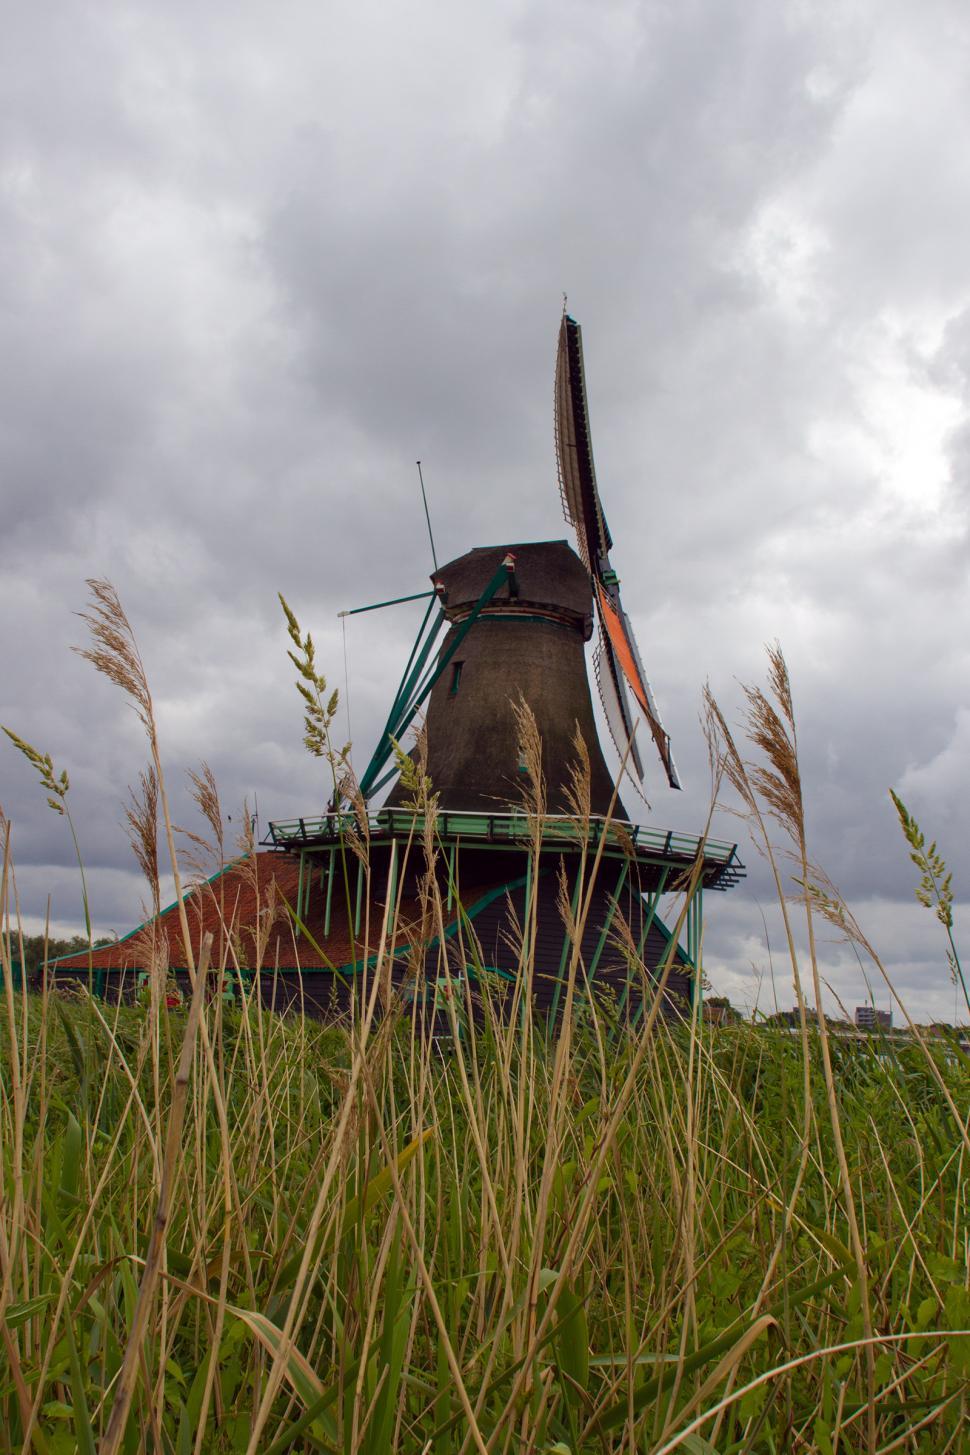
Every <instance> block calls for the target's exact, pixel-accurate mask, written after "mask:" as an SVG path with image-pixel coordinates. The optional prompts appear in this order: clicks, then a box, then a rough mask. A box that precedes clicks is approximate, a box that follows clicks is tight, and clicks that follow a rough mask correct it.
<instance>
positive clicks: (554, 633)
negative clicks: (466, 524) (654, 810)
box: [387, 541, 627, 819]
mask: <svg viewBox="0 0 970 1455" xmlns="http://www.w3.org/2000/svg"><path fill="white" fill-rule="evenodd" d="M506 559H510V560H511V561H512V562H513V565H512V569H511V571H510V573H509V577H508V580H507V582H506V583H505V585H504V586H503V587H502V589H501V590H500V591H499V592H498V593H496V595H495V596H493V598H492V600H491V602H490V603H489V605H488V607H486V608H485V609H484V610H483V611H482V612H480V613H479V615H478V618H477V619H476V621H475V622H474V624H473V625H472V627H471V629H470V630H469V631H468V632H467V634H466V635H465V636H464V637H463V639H462V641H461V643H460V645H459V646H458V648H457V650H456V651H455V653H454V656H452V657H450V660H449V663H448V666H447V668H446V670H445V671H443V672H442V673H441V675H440V676H439V677H438V678H437V681H436V682H435V683H434V686H433V687H432V690H431V694H430V697H429V698H428V703H427V718H426V732H427V772H428V775H429V777H430V779H431V783H432V787H433V790H434V792H435V794H436V796H437V798H438V802H439V805H440V806H441V808H443V809H458V810H462V809H464V810H468V809H476V810H484V811H485V812H491V813H498V812H501V811H502V810H506V809H508V808H509V806H510V805H514V804H516V803H518V802H519V800H520V798H521V789H522V774H523V764H522V762H521V760H520V752H519V741H518V731H517V726H516V717H515V713H514V711H513V710H512V708H513V704H515V703H518V702H524V703H527V704H528V706H529V709H530V710H531V712H532V714H533V716H534V717H535V720H536V725H537V727H538V731H539V737H540V740H541V744H542V767H543V780H544V789H545V797H546V807H547V809H548V812H549V813H552V814H566V813H569V812H571V811H572V810H571V805H570V801H569V783H570V769H571V767H572V765H573V763H574V762H575V759H576V746H575V741H574V739H575V735H576V733H577V732H578V733H579V734H580V736H581V737H582V739H583V740H584V742H585V744H586V748H587V752H588V754H589V768H590V792H591V799H592V802H591V809H592V812H593V813H595V814H600V815H605V814H607V813H609V812H610V810H611V804H612V811H613V815H614V817H616V818H618V819H625V818H626V816H627V815H626V811H625V810H624V808H623V805H622V803H619V802H617V803H613V799H614V785H613V776H612V774H611V773H610V771H609V769H608V768H607V766H606V762H605V760H604V757H603V753H602V750H601V748H600V744H599V739H598V737H597V733H596V727H595V724H594V720H593V702H592V698H591V696H590V688H589V679H588V675H587V671H586V654H585V644H586V642H587V641H588V640H589V637H590V635H591V633H592V630H593V597H592V592H591V589H590V581H589V575H588V573H587V571H586V569H585V568H584V566H583V564H582V562H581V561H580V560H579V558H578V557H577V555H576V553H575V552H574V551H573V550H572V549H571V548H570V546H569V545H568V544H567V542H566V541H538V542H528V543H526V544H521V543H515V544H509V545H501V546H479V547H476V549H475V550H472V551H469V552H468V553H467V555H464V556H459V557H458V559H457V560H455V561H451V562H449V564H448V565H446V566H443V567H441V568H440V569H439V570H438V571H437V572H436V573H435V575H434V577H433V582H434V584H435V586H436V587H437V588H439V600H440V602H441V609H442V611H443V613H444V615H445V617H446V618H447V621H448V623H449V630H448V635H447V636H446V638H445V641H444V643H443V645H442V649H441V654H440V656H441V657H445V656H448V655H449V654H450V652H451V649H452V645H453V643H454V640H455V638H456V636H457V635H458V633H459V631H460V630H461V627H462V625H463V624H464V623H465V622H466V621H467V619H468V616H469V615H470V613H471V612H472V611H473V610H474V608H475V604H476V603H477V601H478V600H479V598H480V597H481V595H482V593H483V591H484V590H485V589H486V587H487V585H488V583H489V582H490V581H491V580H492V579H493V577H494V576H495V573H496V571H497V570H498V569H499V568H500V566H501V565H502V563H503V561H505V560H506ZM405 799H406V795H405V793H404V792H403V790H402V789H401V787H400V785H396V786H395V788H394V789H393V790H392V791H391V793H390V794H389V796H388V798H387V803H388V805H390V806H392V807H398V806H400V805H401V804H402V803H403V802H405Z"/></svg>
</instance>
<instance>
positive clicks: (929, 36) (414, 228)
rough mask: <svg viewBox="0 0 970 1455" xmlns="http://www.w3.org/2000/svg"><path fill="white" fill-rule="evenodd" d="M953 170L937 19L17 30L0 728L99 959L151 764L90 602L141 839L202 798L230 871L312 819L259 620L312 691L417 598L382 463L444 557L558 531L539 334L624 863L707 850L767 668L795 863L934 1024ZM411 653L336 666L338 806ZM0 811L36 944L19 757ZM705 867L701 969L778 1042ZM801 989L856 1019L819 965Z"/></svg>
mask: <svg viewBox="0 0 970 1455" xmlns="http://www.w3.org/2000/svg"><path fill="white" fill-rule="evenodd" d="M968 156H970V11H968V10H967V7H966V5H965V4H964V3H962V0H922V3H921V4H920V5H918V6H916V5H912V4H907V3H893V0H871V3H866V0H858V3H852V0H833V3H824V0H819V3H811V0H799V3H796V0H791V3H779V0H706V3H692V0H681V3H678V4H669V3H661V0H647V3H611V0H606V3H603V0H600V3H597V4H595V5H594V4H592V3H585V4H578V3H568V0H556V3H555V4H553V3H551V0H514V3H513V0H508V3H503V0H490V3H487V4H478V5H471V4H465V3H455V0H448V3H445V0H440V3H432V0H413V3H410V4H407V5H388V4H383V5H375V4H369V3H365V0H354V3H353V4H350V3H310V0H276V3H274V4H273V5H272V6H270V5H254V4H251V3H249V4H247V3H239V0H233V3H231V4H230V3H229V0H210V3H208V4H206V5H204V6H198V5H196V4H191V5H190V4H188V3H182V0H169V3H167V4H165V5H157V4H138V3H129V4H116V3H112V0H97V3H94V0H90V3H86V4H85V3H73V4H72V3H66V0H59V3H57V4H52V3H44V0H40V3H36V4H32V5H22V6H14V7H8V10H7V13H6V15H5V42H4V46H3V48H2V51H0V381H2V382H0V482H2V484H0V489H2V535H0V552H2V561H0V564H2V574H0V593H2V597H0V599H2V609H3V622H4V633H3V662H2V674H0V722H3V723H5V724H7V725H9V726H11V727H13V728H14V729H15V730H16V731H18V732H20V733H21V734H22V735H23V736H25V737H27V738H28V739H30V740H31V741H33V742H35V743H36V744H37V745H38V746H39V747H41V748H42V749H43V750H45V751H49V752H50V753H51V754H52V756H53V758H54V760H55V764H56V765H57V767H58V768H60V767H62V766H63V767H66V768H67V769H68V770H69V772H70V775H71V780H72V789H71V799H72V803H73V811H74V815H75V818H76V820H77V823H78V826H79V832H80V836H81V846H82V851H83V854H84V858H85V860H86V863H87V866H88V872H89V880H90V886H91V891H92V899H93V907H94V915H95V920H96V923H97V925H98V926H99V927H101V928H114V929H117V930H118V931H121V932H123V931H124V930H125V929H127V928H129V927H130V926H131V925H132V923H133V922H134V921H135V920H137V918H139V909H140V905H141V902H142V899H143V894H144V888H143V885H142V883H141V882H140V881H139V878H138V875H137V872H136V871H135V869H134V866H133V864H132V862H131V857H130V853H129V851H128V848H127V844H126V840H125V836H124V833H123V831H122V829H121V827H120V820H121V806H120V804H121V799H122V797H123V795H124V791H125V786H126V784H127V783H128V782H130V781H132V780H133V779H134V778H135V777H136V775H137V773H138V770H139V768H140V767H142V766H143V763H144V758H145V744H144V740H143V738H142V736H141V734H140V732H139V729H138V726H137V723H136V722H135V720H134V717H133V714H132V713H131V712H130V711H129V710H128V709H127V707H126V706H125V705H124V703H123V701H122V699H121V698H120V697H119V695H118V694H117V692H116V691H115V690H114V689H112V688H111V687H110V686H109V684H108V683H106V682H105V681H104V679H103V678H99V677H97V676H96V675H95V674H94V672H93V670H92V669H91V668H90V667H89V666H88V665H87V664H86V663H84V662H83V661H81V660H79V659H78V658H77V657H76V656H74V655H73V654H72V653H71V652H70V650H69V648H70V645H71V644H72V643H78V642H80V641H82V640H83V630H82V624H81V623H80V622H78V621H77V619H76V617H74V616H73V615H72V613H74V612H76V611H77V610H78V609H80V608H81V607H83V605H84V602H85V587H84V581H85V578H86V577H89V576H107V577H109V578H110V579H111V580H112V581H113V582H114V583H115V585H116V586H117V588H118V590H119V591H120V593H121V596H122V599H123V601H124V603H125V605H126V607H127V610H128V613H129V615H130V617H131V619H132V621H133V623H134V624H135V627H136V630H137V633H138V637H139V640H140V643H141V648H142V652H143V656H144V658H145V661H146V664H147V666H148V670H149V674H150V678H151V682H152V686H153V689H154V692H155V695H156V698H157V701H158V707H159V717H160V728H161V735H162V743H163V749H164V754H165V759H166V763H167V765H168V770H169V774H170V777H171V779H172V782H173V785H175V788H176V797H177V798H178V800H179V807H178V817H179V818H180V819H181V820H182V821H183V822H184V821H186V819H187V818H188V817H189V814H190V809H189V807H188V806H186V803H185V801H184V791H183V789H182V787H181V786H180V785H181V782H182V775H183V770H184V769H185V768H187V767H193V766H197V765H198V763H199V761H200V760H201V759H207V760H208V761H209V762H210V763H211V764H212V766H213V768H214V770H215V772H216V774H217V777H218V780H219V783H220V786H221V789H222V792H223V796H224V800H225V806H226V811H227V813H232V814H233V818H234V820H235V821H237V822H238V818H239V816H240V809H239V805H240V804H241V801H242V799H243V796H244V795H248V796H249V797H250V799H251V800H252V799H253V798H258V806H259V812H260V816H261V819H262V820H263V822H264V824H265V822H266V820H267V819H269V818H272V817H279V818H283V817H287V816H290V815H293V814H297V813H311V812H313V811H315V810H317V809H318V808H319V807H320V805H321V800H322V799H323V797H324V793H325V787H324V785H322V783H321V778H320V774H319V771H318V765H316V764H314V763H312V762H311V761H310V760H308V759H307V758H306V757H305V755H304V753H303V750H302V747H301V723H300V711H299V703H298V700H297V697H296V694H295V691H294V689H293V686H292V680H291V679H292V675H293V674H292V671H291V669H290V666H289V663H288V662H287V660H286V654H285V647H286V642H285V637H284V632H283V629H282V619H281V615H280V610H279V605H278V602H277V599H276V593H277V591H278V590H282V591H283V592H284V593H285V595H286V596H287V598H288V599H289V601H290V602H291V604H292V606H293V607H294V609H295V610H296V612H297V614H298V616H299V618H300V620H301V622H303V623H304V625H305V626H307V627H310V628H312V630H313V631H314V634H315V636H316V639H317V642H318V649H319V657H320V662H321V665H322V666H323V668H324V670H325V671H327V673H328V675H329V676H330V679H331V681H332V683H333V685H335V686H339V687H340V688H341V690H343V688H344V660H343V641H342V636H341V631H340V627H339V623H338V621H337V618H336V613H337V611H338V610H340V609H341V608H344V607H349V606H354V605H359V604H362V603H364V602H368V601H373V600H377V599H380V598H382V597H389V596H395V595H398V594H401V593H405V592H409V591H419V590H421V589H422V588H423V586H424V585H425V583H426V577H427V573H428V570H429V567H430V553H429V548H428V543H427V536H426V531H425V525H424V519H423V514H422V512H421V507H420V496H419V494H418V487H417V477H416V472H415V466H414V462H415V460H416V459H417V458H418V457H419V456H420V458H421V459H422V460H423V462H424V468H425V478H426V481H427V485H428V493H429V497H430V502H431V508H432V514H433V521H434V527H435V532H436V536H437V543H438V550H439V559H440V558H448V557H450V556H453V555H458V554H460V553H461V552H463V551H465V550H466V549H468V548H470V547H471V546H473V545H480V544H490V543H502V542H505V541H513V540H516V539H524V540H529V539H544V538H551V537H561V536H563V535H565V534H566V527H565V524H564V522H563V520H562V515H561V509H560V505H559V496H558V491H557V488H556V475H555V463H554V455H553V443H552V381H553V368H554V355H555V344H556V334H557V328H558V321H559V313H560V309H561V301H562V294H563V291H566V292H568V295H569V306H570V310H571V311H572V312H573V313H574V314H575V315H576V316H577V317H578V318H579V320H580V322H581V323H582V324H583V329H584V343H585V352H586V369H587V379H588V383H589V392H590V409H591V420H592V427H593V438H594V447H595V452H596V461H597V472H598V476H599V482H600V488H601V492H602V495H603V498H604V502H605V505H606V508H607V512H608V515H609V519H610V524H611V527H612V530H613V534H614V536H615V538H616V548H615V551H614V564H615V566H616V568H617V570H618V572H619V574H620V577H621V579H622V582H623V593H624V601H625V604H626V607H627V610H628V611H629V613H630V615H631V617H632V619H633V621H634V624H635V627H636V630H637V633H638V637H639V640H640V646H641V650H642V654H643V656H644V658H645V661H646V664H647V670H648V672H649V674H650V676H651V679H652V681H653V685H654V689H655V692H656V695H657V697H658V700H659V703H660V706H661V711H662V712H663V715H664V718H665V722H666V725H667V727H668V729H669V730H670V732H671V734H672V736H673V739H674V747H675V752H676V755H677V759H678V763H679V766H680V769H681V773H682V776H683V777H684V779H685V782H686V783H687V785H688V787H687V791H685V792H684V793H683V794H679V795H678V794H676V793H672V792H670V791H669V790H668V789H666V788H665V787H664V786H663V783H662V779H661V774H660V772H659V766H658V764H657V763H656V762H655V761H654V759H653V758H650V759H649V760H648V761H649V770H650V774H651V783H650V797H651V802H652V816H651V821H652V822H654V823H656V824H662V825H663V826H665V827H667V826H673V827H676V828H679V829H683V830H691V831H695V830H699V829H700V828H701V827H702V824H703V820H704V814H705V806H706V798H707V790H708V773H707V760H706V749H705V746H704V743H703V739H702V736H701V732H700V728H699V724H698V714H699V707H700V694H701V689H702V686H703V684H704V682H705V680H708V679H709V680H710V682H711V685H712V687H713V689H714V691H715V692H716V694H717V695H718V697H719V698H720V700H721V701H722V704H723V706H724V709H725V712H726V714H727V715H728V716H729V717H730V718H732V719H734V718H736V717H737V715H738V713H739V711H740V690H739V687H738V681H739V680H740V681H755V680H760V679H761V678H762V677H763V675H764V657H763V644H764V643H765V642H766V641H768V640H773V639H775V638H778V639H779V640H780V641H781V643H782V646H783V648H784V650H785V653H786V655H787V658H788V662H789V665H790V669H791V674H792V678H793V685H794V691H795V699H796V705H797V709H798V715H799V733H800V747H801V753H802V766H803V774H804V779H805V785H806V796H807V801H808V806H809V825H810V835H811V842H812V849H813V852H814V854H815V856H816V857H817V858H818V860H819V861H820V862H821V863H823V864H824V865H825V866H826V868H827V869H828V871H829V873H830V874H831V876H832V878H833V879H834V880H835V881H836V882H837V883H838V885H839V886H840V888H841V889H842V890H843V891H844V892H845V893H846V895H847V896H848V897H849V899H850V901H851V902H852V904H853V905H854V907H855V909H856V912H857V914H858V915H859V917H860V919H861V921H862V922H863V924H864V926H865V928H866V929H867V930H868V931H869V932H870V934H871V937H872V938H873V939H874V940H875V941H876V942H877V944H878V945H879V946H880V947H881V949H882V951H883V952H884V955H885V959H886V963H887V965H888V967H889V968H890V970H891V972H892V974H893V975H894V977H896V978H897V980H898V983H899V985H900V988H901V990H902V992H903V994H904V998H905V999H906V1000H907V1003H908V1004H909V1005H910V1006H911V1008H912V1009H913V1010H914V1011H916V1012H918V1013H919V1015H920V1016H922V1017H930V1016H943V1017H945V1018H947V1019H952V1018H953V1014H954V993H953V988H952V986H951V984H950V982H949V977H948V971H947V965H946V958H945V946H944V944H943V942H942V940H941V933H942V932H941V928H940V926H939V925H938V924H937V923H936V921H935V920H934V919H933V918H932V917H931V916H930V915H929V914H928V913H927V912H926V911H925V910H922V909H920V908H919V906H918V905H916V903H915V901H914V899H913V885H914V874H915V871H914V870H913V867H912V866H911V865H910V864H909V862H908V859H907V856H906V851H905V845H904V843H903V841H902V839H901V837H900V835H899V832H898V829H897V827H896V823H895V817H894V814H893V811H892V807H891V805H890V803H889V799H888V796H887V789H888V788H889V786H890V785H894V786H896V788H897V789H898V790H899V791H900V792H901V793H902V795H903V797H904V798H905V799H906V801H907V802H908V803H909V805H910V807H911V809H912V810H913V812H914V813H915V814H916V816H917V817H918V818H919V820H920V821H921V823H923V824H924V826H925V827H926V829H927V830H928V831H929V833H930V834H931V835H932V836H935V837H936V838H937V839H938V840H939V843H940V847H941V849H942V851H943V853H944V854H945V856H946V857H947V860H948V862H949V864H950V865H951V867H952V868H953V869H954V871H955V881H956V884H957V889H958V898H959V899H961V900H962V901H964V902H963V903H961V904H958V906H957V933H958V939H959V936H960V933H961V931H962V932H963V936H964V943H965V944H967V943H970V939H968V936H970V929H968V926H970V904H968V903H966V901H968V900H970V889H968V884H970V854H968V852H967V849H966V825H967V822H968V820H970V789H968V775H967V761H968V753H970V648H968V641H967V624H968V610H967V607H968V594H970V593H968V577H967V516H968V506H970V423H968V420H970V413H968V410H970V253H968V248H967V236H968V231H970V168H968V165H967V157H968ZM416 626H417V620H416V618H415V609H414V608H413V607H402V608H399V609H397V610H396V611H394V612H385V613H381V614H379V615H374V616H369V617H364V618H355V619H354V620H353V621H352V623H351V624H350V626H349V628H348V633H347V646H348V656H349V668H350V671H349V676H350V708H351V728H352V735H353V738H354V741H355V744H356V759H357V763H358V766H359V767H360V766H363V764H365V763H366V760H367V756H368V754H369V751H370V748H371V747H372V745H373V740H374V737H375V734H376V732H377V729H378V727H379V726H380V722H379V721H378V719H379V718H380V720H381V721H383V716H384V714H385V713H386V710H387V706H388V702H389V698H390V696H391V694H392V691H393V688H394V686H395V685H396V682H397V677H398V675H399V673H400V670H401V666H402V665H403V659H404V657H405V656H406V654H407V652H408V650H409V648H410V644H411V641H412V639H413V634H414V631H415V629H416ZM0 804H2V806H3V809H4V810H5V812H6V813H7V815H8V816H9V817H10V819H11V820H12V821H13V825H14V846H15V853H16V861H17V868H18V885H19V892H20V898H21V904H22V908H23V911H24V913H25V915H26V916H27V919H28V924H29V925H30V927H32V928H33V927H36V926H37V924H38V922H39V920H40V919H42V917H43V915H44V912H45V904H46V899H47V894H48V893H51V894H52V896H53V902H52V913H53V917H54V920H55V922H56V924H57V926H58V927H59V928H63V929H68V928H72V929H73V928H76V927H77V926H78V925H79V924H80V923H81V909H80V896H79V889H78V883H77V874H76V871H75V870H74V869H72V867H71V866H72V851H71V847H70V841H69V838H68V836H67V834H66V831H65V826H64V824H63V822H62V821H61V820H59V819H57V818H56V817H55V816H54V815H53V814H52V813H50V812H49V811H48V810H47V809H46V808H45V807H44V798H43V794H42V792H41V790H40V788H39V786H38V784H37V782H36V780H35V779H34V778H33V777H32V775H31V772H30V770H29V768H28V766H27V764H26V763H25V762H24V761H23V760H22V759H21V758H19V757H18V755H17V754H16V752H15V751H14V749H13V748H12V747H11V746H10V745H9V744H7V745H2V744H0ZM716 832H720V833H721V834H722V835H723V836H725V837H727V836H731V835H733V834H734V833H736V832H738V829H737V826H736V825H735V824H733V822H732V820H731V819H730V818H727V817H722V818H720V819H719V820H718V824H717V828H716ZM742 852H743V855H744V857H745V859H746V860H747V861H749V863H750V864H751V869H752V872H751V874H750V876H749V879H748V881H747V883H746V885H744V886H743V887H741V888H739V889H736V890H734V891H733V892H732V893H731V894H730V895H729V896H709V898H708V904H707V911H708V913H707V933H708V941H707V955H708V972H709V974H710V977H711V979H712V980H713V982H714V985H715V988H716V989H718V990H721V991H723V992H727V993H728V994H730V995H731V996H732V998H733V999H734V1000H735V1001H736V1002H738V1003H744V1004H751V1003H752V1002H753V1001H754V999H755V996H756V994H758V993H759V992H758V981H759V977H761V985H760V997H761V1002H760V1003H761V1004H762V1005H763V1006H765V1007H766V1008H771V1007H772V1006H773V1003H774V997H775V995H777V999H778V1002H779V1003H780V1004H781V1005H783V1006H790V1005H791V1004H792V990H791V983H790V980H791V977H790V973H789V971H788V970H787V968H786V966H785V964H784V962H783V959H782V958H781V955H780V949H781V946H780V943H778V942H777V916H776V915H775V914H774V913H773V911H772V910H771V908H770V895H769V891H768V888H767V884H766V881H765V877H764V872H763V870H762V869H761V868H760V866H759V865H758V864H757V862H756V856H754V855H753V854H752V853H751V851H750V850H749V848H748V847H747V846H746V845H744V846H743V849H742ZM762 910H764V911H765V920H763V918H762ZM766 924H767V927H768V939H767V941H766V933H765V925H766ZM822 955H823V960H824V962H825V968H826V973H827V974H828V976H829V978H830V980H831V983H832V985H833V988H834V990H835V991H836V992H837V993H838V994H839V995H840V996H842V997H843V998H844V999H845V1001H846V1003H847V1004H848V1005H849V1007H850V1009H851V1007H852V1006H854V1005H855V1004H857V1003H859V1002H860V1001H861V1000H863V999H865V998H866V992H865V986H864V982H863V977H862V975H861V973H860V969H859V966H858V964H857V962H856V959H855V956H854V955H853V954H852V953H851V952H850V951H849V950H848V949H846V948H845V947H842V946H839V945H837V944H835V943H832V942H829V941H828V939H826V940H825V943H823V947H822ZM968 958H970V952H968ZM772 963H773V965H774V971H775V980H776V984H775V986H774V988H772V986H771V983H770V978H771V977H770V965H771V964H772ZM876 999H877V1003H879V1004H886V1003H887V1001H886V993H885V991H884V990H880V989H878V988H877V990H876Z"/></svg>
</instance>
